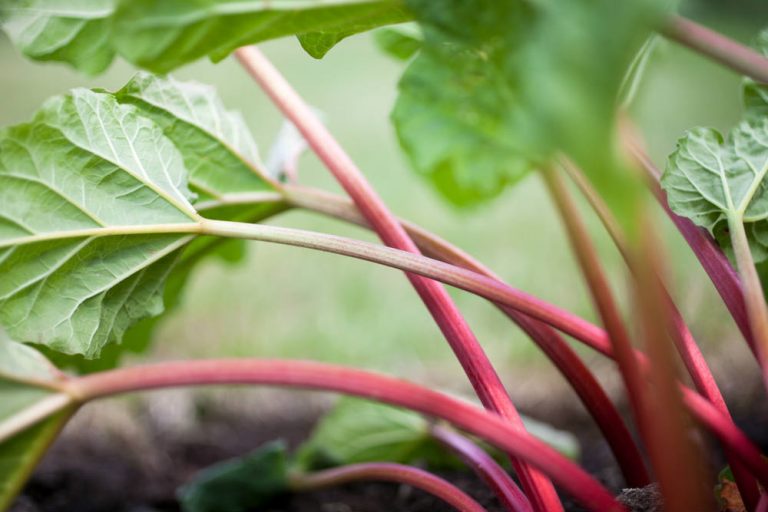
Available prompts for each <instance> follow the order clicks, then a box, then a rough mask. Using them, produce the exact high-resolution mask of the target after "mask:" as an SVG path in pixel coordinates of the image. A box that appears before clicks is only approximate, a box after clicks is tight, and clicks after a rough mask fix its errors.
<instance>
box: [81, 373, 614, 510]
mask: <svg viewBox="0 0 768 512" xmlns="http://www.w3.org/2000/svg"><path fill="white" fill-rule="evenodd" d="M213 384H262V385H273V386H283V387H292V388H301V389H315V390H325V391H334V392H339V393H344V394H348V395H353V396H358V397H362V398H369V399H372V400H377V401H380V402H384V403H388V404H391V405H396V406H400V407H405V408H407V409H411V410H413V411H417V412H420V413H423V414H426V415H428V416H433V417H436V418H440V419H443V420H445V421H447V422H449V423H452V424H453V425H455V426H456V427H458V428H461V429H463V430H465V431H467V432H469V433H471V434H474V435H476V436H478V437H480V438H482V439H485V440H487V441H488V442H490V443H491V444H493V445H495V446H497V447H498V448H500V449H501V450H504V451H506V452H507V453H510V454H512V455H514V456H515V457H517V458H519V459H521V460H525V461H526V462H527V463H529V464H531V465H532V466H534V467H536V468H537V469H538V470H539V471H542V472H543V473H544V474H547V475H549V476H550V478H551V479H552V480H553V481H555V482H557V483H558V484H559V485H560V486H562V488H563V489H564V490H566V491H567V492H568V493H570V494H571V495H573V496H574V498H576V499H577V500H578V501H579V502H581V503H582V504H583V505H584V506H585V507H587V508H588V509H589V510H592V511H595V512H613V511H616V512H618V511H624V508H623V507H622V506H621V505H620V504H619V503H618V502H617V501H616V500H615V499H614V497H613V496H612V495H611V493H610V492H608V491H607V490H606V489H605V488H604V487H603V486H602V485H600V484H599V483H598V482H597V481H596V480H594V478H592V477H591V476H590V475H589V474H587V473H586V472H585V471H584V470H582V469H581V468H580V467H579V466H578V465H576V464H575V463H573V462H571V461H570V460H568V459H567V458H565V457H564V456H562V455H560V454H559V453H558V452H557V451H556V450H554V449H553V448H551V447H549V446H548V445H546V444H545V443H543V442H541V441H539V440H538V439H536V438H534V437H533V436H531V435H530V434H528V433H527V432H525V431H523V430H520V429H519V428H516V427H515V426H513V425H510V424H509V422H507V421H506V420H505V419H504V418H501V417H500V416H498V415H497V414H494V413H492V412H487V411H484V410H482V409H480V408H478V407H476V406H474V405H471V404H469V403H467V402H464V401H462V400H458V399H455V398H452V397H449V396H447V395H444V394H442V393H439V392H436V391H433V390H431V389H428V388H424V387H422V386H419V385H416V384H413V383H410V382H407V381H404V380H401V379H396V378H393V377H388V376H385V375H379V374H376V373H372V372H367V371H364V370H357V369H352V368H345V367H343V366H337V365H329V364H323V363H316V362H310V361H285V360H245V359H223V360H209V361H184V362H168V363H160V364H154V365H148V366H139V367H133V368H123V369H118V370H112V371H108V372H102V373H96V374H92V375H88V376H85V377H80V378H77V379H73V380H72V381H70V382H69V383H68V384H67V391H68V392H69V393H70V394H71V395H72V396H74V397H77V398H79V399H80V400H82V401H89V400H93V399H97V398H104V397H108V396H113V395H117V394H121V393H127V392H133V391H142V390H150V389H159V388H167V387H179V386H191V385H213Z"/></svg>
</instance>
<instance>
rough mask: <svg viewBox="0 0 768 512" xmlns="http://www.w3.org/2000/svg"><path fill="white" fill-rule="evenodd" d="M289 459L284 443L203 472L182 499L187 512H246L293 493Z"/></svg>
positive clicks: (181, 491) (184, 490) (259, 449)
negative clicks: (290, 489)
mask: <svg viewBox="0 0 768 512" xmlns="http://www.w3.org/2000/svg"><path fill="white" fill-rule="evenodd" d="M287 460H288V455H287V453H286V447H285V444H284V443H283V442H282V441H273V442H271V443H268V444H265V445H263V446H261V447H260V448H258V449H257V450H256V451H254V452H253V453H251V454H249V455H247V456H245V457H240V458H237V459H232V460H229V461H225V462H222V463H220V464H216V465H215V466H211V467H210V468H207V469H205V470H203V471H201V472H200V473H199V474H198V475H197V476H195V478H194V479H193V480H192V481H191V482H189V483H188V484H187V485H185V486H184V487H182V488H181V489H179V492H178V495H179V500H180V501H181V506H182V509H183V510H184V512H246V511H248V510H255V509H256V508H257V507H261V506H263V505H266V504H267V503H269V502H270V501H272V500H274V499H275V498H276V497H278V496H280V495H281V494H284V493H286V492H287V491H288V490H289V485H288V484H289V481H288V463H287Z"/></svg>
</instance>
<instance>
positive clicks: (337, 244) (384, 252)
mask: <svg viewBox="0 0 768 512" xmlns="http://www.w3.org/2000/svg"><path fill="white" fill-rule="evenodd" d="M206 222H207V223H208V224H209V226H208V228H210V224H211V223H215V224H216V225H217V226H218V228H220V229H221V231H217V232H215V233H214V232H210V233H208V234H217V235H220V236H234V237H246V238H251V239H254V240H263V241H268V242H274V243H283V244H287V245H294V246H300V247H308V248H314V249H319V250H324V251H329V252H336V253H338V254H344V255H348V256H352V257H356V258H361V259H365V260H368V261H373V262H378V263H381V264H384V265H387V266H392V267H395V268H400V267H401V266H402V267H403V268H407V269H409V270H410V271H413V272H424V273H425V275H428V276H429V277H432V278H435V279H440V280H444V282H445V283H447V284H454V283H455V284H454V285H455V286H457V287H460V288H462V289H465V290H466V291H469V292H471V293H475V294H477V295H480V296H482V297H485V298H486V299H488V300H490V301H492V302H496V303H497V304H501V305H504V306H507V307H509V308H511V309H513V310H515V311H517V312H521V311H522V312H524V313H530V316H531V317H535V318H538V319H540V320H543V321H544V322H548V323H551V324H552V325H553V326H557V327H563V328H564V329H566V332H567V330H573V332H576V333H578V335H575V336H574V337H575V338H576V339H578V340H579V341H582V342H583V343H585V344H586V345H587V346H589V347H590V348H593V349H594V350H596V351H598V352H600V353H601V354H603V355H605V356H606V357H609V358H612V359H613V358H614V354H613V351H612V348H611V345H610V343H609V342H608V340H607V337H606V335H605V332H604V331H603V330H602V329H600V328H599V327H596V326H594V325H593V324H590V323H589V322H586V321H585V320H583V319H580V318H579V317H575V316H574V315H572V314H571V313H568V312H564V311H562V310H560V309H558V308H556V307H554V306H552V305H549V304H547V303H545V302H543V301H540V300H539V299H536V298H533V297H531V296H528V295H526V294H523V293H522V292H519V291H518V290H514V289H512V288H510V287H508V286H507V285H504V284H503V283H500V282H498V281H496V280H494V279H491V278H488V277H486V276H478V274H476V273H474V272H471V271H468V270H465V269H460V268H457V267H454V266H451V265H446V264H445V263H442V262H434V263H440V265H438V266H440V268H441V269H442V270H443V271H442V272H440V271H436V269H435V268H433V267H432V266H431V265H432V263H430V262H432V260H429V259H428V258H424V257H423V256H417V255H413V254H410V253H403V252H402V251H397V250H396V249H390V248H386V247H381V246H378V245H375V244H369V243H366V242H359V241H356V240H350V239H346V238H342V237H335V236H332V235H325V234H317V233H308V232H305V231H299V230H294V229H287V228H277V227H274V226H261V225H259V226H253V225H243V224H240V223H232V222H223V221H206ZM203 233H205V229H203ZM305 237H306V239H304V238H305ZM345 244H349V245H347V246H346V248H344V246H345ZM401 257H404V259H401ZM451 271H456V272H458V276H457V275H453V274H452V273H451ZM478 279H479V280H480V281H481V282H482V283H483V284H481V283H478V282H477V280H478ZM487 281H490V283H488V282H487ZM484 285H487V286H488V288H487V289H486V288H485V287H484ZM635 357H636V358H637V360H638V364H639V365H640V368H641V369H643V370H644V371H645V369H646V368H647V364H648V361H647V359H646V357H645V354H643V353H642V352H640V351H637V350H636V351H635ZM680 386H681V389H682V390H683V393H684V394H686V393H689V394H694V395H695V392H693V391H692V390H690V389H688V388H686V387H685V386H683V385H682V384H681V385H680ZM704 402H705V405H706V406H709V407H711V408H712V410H710V411H709V415H708V416H700V415H698V414H699V412H700V410H694V411H693V412H694V414H696V415H697V418H698V419H699V421H701V422H702V423H704V424H705V425H708V426H709V418H711V417H712V414H714V415H718V416H722V415H720V414H719V413H718V412H717V411H716V410H715V409H714V408H713V406H711V404H710V403H709V402H707V401H704ZM712 411H715V412H712ZM721 419H723V418H721ZM724 420H725V424H727V425H728V427H727V428H728V429H730V430H732V431H736V432H738V434H741V432H740V431H738V427H736V425H734V424H733V422H732V421H731V420H729V419H727V418H725V419H724ZM710 430H712V431H713V432H715V434H717V435H718V436H720V437H721V440H722V441H723V442H724V443H725V444H726V446H727V447H729V448H731V446H730V444H729V441H730V439H728V438H725V437H724V436H722V435H721V431H720V430H718V428H716V427H715V426H712V427H711V428H710ZM742 448H743V447H742ZM749 449H750V450H753V454H757V458H758V459H759V458H760V456H759V450H757V449H756V448H755V447H754V445H751V444H750V445H749ZM742 451H743V450H742ZM742 451H736V453H742ZM766 467H767V468H768V465H767V466H766ZM756 476H758V475H756ZM761 483H763V484H766V485H767V486H768V480H765V481H764V482H763V481H761Z"/></svg>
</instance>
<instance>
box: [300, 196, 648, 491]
mask: <svg viewBox="0 0 768 512" xmlns="http://www.w3.org/2000/svg"><path fill="white" fill-rule="evenodd" d="M285 193H286V197H287V199H288V201H289V202H290V203H291V204H293V205H294V206H297V207H300V208H304V209H307V210H310V211H313V212H317V213H322V214H324V215H327V216H330V217H332V218H335V219H339V220H343V221H346V222H351V223H355V224H358V225H360V226H363V227H368V224H367V223H366V221H365V219H364V218H363V217H362V216H361V215H360V213H359V212H358V211H357V209H356V208H355V207H354V205H353V204H352V203H351V202H350V201H349V200H347V199H344V198H342V197H339V196H336V195H334V194H329V193H327V192H323V191H319V190H315V189H309V188H306V187H297V186H289V187H286V190H285ZM400 222H401V223H402V225H403V227H405V229H406V230H407V231H408V234H409V235H410V236H411V238H412V239H413V240H414V241H415V242H416V244H417V245H418V246H419V249H421V250H422V251H423V252H424V254H425V255H426V256H429V257H431V258H435V259H438V260H440V261H444V262H446V263H451V264H453V265H456V266H459V267H463V268H466V269H468V270H472V271H474V272H477V273H479V274H483V275H485V276H487V277H489V278H491V279H495V280H497V281H501V279H500V278H499V277H498V276H497V275H495V274H494V273H493V272H492V271H491V270H490V269H488V268H487V267H485V266H484V265H482V264H481V263H480V262H478V261H477V260H475V259H474V258H472V256H470V255H469V254H467V253H465V252H463V251H462V250H461V249H459V248H458V247H455V246H453V245H451V244H450V243H448V242H447V241H445V240H443V239H441V238H439V237H437V236H436V235H434V234H432V233H430V232H428V231H426V230H424V229H423V228H421V227H419V226H417V225H415V224H412V223H409V222H408V221H403V220H401V221H400ZM496 306H497V307H499V309H500V310H501V311H502V312H503V313H504V314H505V315H507V316H508V317H509V318H510V319H511V320H512V321H513V322H515V323H516V324H517V325H518V326H519V327H520V328H521V329H523V331H525V332H526V334H528V336H530V337H531V339H532V340H533V341H534V342H535V343H536V344H537V345H538V346H539V348H540V349H541V350H542V351H543V352H544V354H545V355H546V356H547V357H549V359H550V360H551V361H552V362H553V364H554V365H555V366H556V367H557V368H558V370H559V371H560V372H561V373H562V375H563V376H564V377H565V379H566V380H567V381H568V382H569V383H570V384H571V386H572V387H573V389H574V391H575V392H576V394H577V395H578V396H579V398H580V399H581V401H582V403H583V404H584V406H585V407H586V408H587V410H588V411H589V413H590V414H591V415H592V417H593V418H594V420H595V422H596V423H597V426H598V428H599V429H600V431H601V432H602V433H603V436H604V437H605V439H606V441H607V442H608V445H609V446H610V447H611V450H612V451H613V453H614V454H615V456H616V460H617V462H618V464H619V467H620V468H621V470H622V473H623V474H624V478H625V479H626V481H627V485H628V486H629V487H644V486H645V485H647V484H648V483H649V478H648V474H647V472H646V471H645V464H644V462H643V458H642V455H641V454H640V450H639V449H638V447H637V443H636V442H635V440H634V439H633V438H632V435H631V434H630V432H629V429H628V428H627V426H626V424H625V423H624V420H623V419H622V418H621V415H620V414H619V413H618V411H617V410H616V407H614V405H613V403H612V402H611V400H610V398H609V397H608V395H607V394H606V393H605V391H604V390H603V388H602V386H601V385H600V383H599V382H598V381H597V379H596V378H595V376H594V375H593V374H592V372H591V371H590V370H589V368H588V367H587V366H586V365H585V364H584V362H583V361H582V360H581V358H580V357H579V356H578V355H577V354H576V352H575V351H574V350H573V349H572V348H571V347H570V345H568V344H567V343H566V341H565V340H564V339H563V338H562V336H561V335H560V334H559V333H558V332H557V331H555V330H554V329H553V328H551V327H550V326H549V325H547V324H545V323H543V322H540V321H538V320H536V319H535V318H533V317H530V316H528V315H525V314H522V313H520V312H519V311H517V310H515V309H513V308H510V307H508V306H504V305H502V304H498V303H496ZM603 337H604V336H603Z"/></svg>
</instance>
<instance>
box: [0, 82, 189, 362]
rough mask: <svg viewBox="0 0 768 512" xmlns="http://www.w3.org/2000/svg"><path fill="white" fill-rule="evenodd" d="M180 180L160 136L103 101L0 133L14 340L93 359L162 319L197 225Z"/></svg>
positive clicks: (2, 255) (63, 105) (61, 105)
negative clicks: (136, 326) (166, 291)
mask: <svg viewBox="0 0 768 512" xmlns="http://www.w3.org/2000/svg"><path fill="white" fill-rule="evenodd" d="M185 180H186V170H185V168H184V163H183V161H182V158H181V156H180V155H179V153H178V151H177V150H176V149H175V148H174V146H173V144H171V142H170V141H169V140H168V139H167V138H166V137H165V136H164V135H163V133H162V131H161V130H160V128H159V127H158V126H157V125H155V124H154V123H153V122H151V121H150V120H148V119H146V118H145V117H142V116H141V115H140V114H139V112H138V111H137V110H136V109H135V108H133V107H130V106H126V105H120V104H119V103H117V102H116V101H115V99H114V98H113V97H112V96H110V95H108V94H103V93H96V92H92V91H88V90H82V89H79V90H75V91H73V92H71V93H70V94H68V95H66V96H61V97H56V98H53V99H52V100H50V101H49V102H47V103H46V105H45V106H44V107H43V108H42V109H41V110H40V111H39V112H38V114H37V115H36V116H35V118H34V120H33V121H32V122H31V123H28V124H23V125H18V126H15V127H11V128H8V129H5V130H3V131H2V132H0V275H2V276H3V279H2V281H0V322H2V324H4V325H5V327H6V328H7V330H8V333H9V335H10V336H11V337H12V338H13V339H15V340H18V341H24V342H30V343H37V344H41V345H45V346H48V347H50V348H53V349H55V350H58V351H61V352H64V353H68V354H84V355H86V356H88V357H95V356H97V355H98V354H99V352H100V350H101V348H102V347H103V346H104V345H106V344H107V343H109V342H119V341H120V339H121V337H122V334H123V333H124V332H125V330H126V329H127V328H128V327H129V326H130V325H132V324H133V323H135V322H136V321H137V320H140V319H141V318H144V317H146V316H149V315H156V314H159V313H160V312H161V311H162V286H163V282H164V280H165V278H166V276H167V275H168V272H169V271H170V269H171V267H172V264H173V263H174V262H175V261H176V260H177V259H178V257H179V254H180V249H181V248H182V247H184V246H185V245H186V244H187V243H188V242H189V241H190V240H191V238H192V237H191V236H190V234H189V232H194V230H195V229H196V227H197V226H198V221H199V219H200V217H199V216H198V215H197V213H196V212H195V210H194V208H192V206H191V204H190V203H189V200H188V198H189V192H188V191H187V188H186V183H185ZM131 235H134V236H131ZM136 235H140V236H136Z"/></svg>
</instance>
